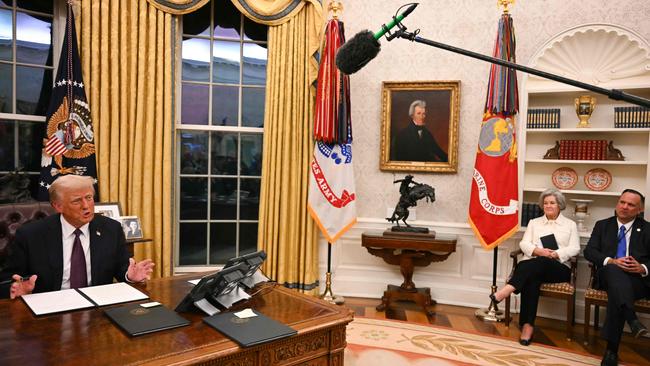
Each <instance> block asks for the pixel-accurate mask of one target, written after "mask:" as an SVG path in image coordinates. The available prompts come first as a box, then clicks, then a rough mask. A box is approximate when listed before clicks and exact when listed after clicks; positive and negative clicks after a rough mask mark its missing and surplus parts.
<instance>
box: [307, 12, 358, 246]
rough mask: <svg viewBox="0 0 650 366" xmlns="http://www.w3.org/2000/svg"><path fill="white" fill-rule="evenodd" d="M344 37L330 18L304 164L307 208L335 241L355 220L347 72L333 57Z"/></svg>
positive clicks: (323, 231)
mask: <svg viewBox="0 0 650 366" xmlns="http://www.w3.org/2000/svg"><path fill="white" fill-rule="evenodd" d="M344 42H345V37H344V34H343V23H342V22H340V21H338V20H336V19H332V20H330V21H329V22H328V23H327V29H326V31H325V47H324V48H323V53H322V57H321V62H320V67H319V70H318V89H317V93H316V113H315V116H314V120H315V121H314V137H315V139H316V140H317V141H316V144H315V146H314V155H313V156H312V161H311V164H310V176H309V202H308V209H309V213H310V215H311V217H312V218H313V219H314V221H316V224H317V225H318V227H319V228H320V230H321V232H322V233H323V236H324V237H325V238H326V239H327V241H328V242H329V243H333V242H335V241H336V240H337V239H338V238H339V237H340V236H341V235H343V233H345V232H346V231H347V230H348V229H349V228H350V227H352V225H354V223H355V222H356V220H357V211H356V200H355V199H356V195H355V193H354V192H355V188H354V171H353V169H352V129H351V123H350V86H349V82H350V79H349V76H347V75H345V74H343V73H342V72H340V71H339V70H338V69H337V68H336V65H335V63H334V59H335V55H336V51H337V50H338V49H339V47H340V46H341V44H343V43H344Z"/></svg>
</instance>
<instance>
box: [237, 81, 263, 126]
mask: <svg viewBox="0 0 650 366" xmlns="http://www.w3.org/2000/svg"><path fill="white" fill-rule="evenodd" d="M265 94H266V93H265V90H264V89H263V88H242V96H241V103H242V106H241V110H242V112H241V113H242V116H241V125H242V126H245V127H264V97H265Z"/></svg>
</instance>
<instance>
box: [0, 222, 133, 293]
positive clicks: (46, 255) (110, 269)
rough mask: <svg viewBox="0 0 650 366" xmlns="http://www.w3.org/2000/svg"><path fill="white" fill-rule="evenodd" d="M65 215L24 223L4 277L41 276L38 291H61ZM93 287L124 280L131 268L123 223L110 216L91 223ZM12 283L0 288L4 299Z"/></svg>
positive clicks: (14, 244) (19, 230)
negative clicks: (62, 218) (62, 222)
mask: <svg viewBox="0 0 650 366" xmlns="http://www.w3.org/2000/svg"><path fill="white" fill-rule="evenodd" d="M60 217H61V215H60V214H55V215H50V216H48V217H46V218H45V219H43V220H39V221H35V222H32V223H29V224H26V225H23V226H22V227H20V228H19V229H18V230H17V231H16V239H15V240H14V242H13V245H12V246H11V248H9V256H8V257H7V261H6V263H5V264H6V266H5V268H4V269H3V270H2V273H1V274H0V280H8V279H11V276H12V275H13V274H19V275H22V276H31V275H33V274H36V275H38V279H37V280H36V287H35V288H34V293H36V292H47V291H57V290H60V289H61V281H62V279H63V238H62V235H63V234H62V229H61V219H60ZM89 234H90V268H91V270H90V272H91V277H92V278H91V281H92V283H91V286H96V285H106V284H109V283H113V278H115V279H116V280H118V281H124V280H125V279H124V275H125V274H126V271H127V269H128V267H129V254H128V251H127V248H126V244H125V240H124V231H123V230H122V227H121V225H120V224H119V223H118V222H117V221H115V220H113V219H109V218H107V217H104V216H101V215H95V217H94V218H93V221H91V222H90V226H89ZM9 287H10V285H6V286H2V288H0V298H7V297H9Z"/></svg>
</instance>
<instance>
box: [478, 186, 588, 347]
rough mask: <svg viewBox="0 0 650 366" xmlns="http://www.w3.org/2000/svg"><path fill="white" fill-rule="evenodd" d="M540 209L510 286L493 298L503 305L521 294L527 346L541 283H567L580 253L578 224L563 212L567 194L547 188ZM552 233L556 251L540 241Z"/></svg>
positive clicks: (523, 335)
mask: <svg viewBox="0 0 650 366" xmlns="http://www.w3.org/2000/svg"><path fill="white" fill-rule="evenodd" d="M539 206H540V207H541V208H542V209H543V210H544V215H543V216H541V217H538V218H536V219H533V220H530V222H529V223H528V228H526V233H525V234H524V237H523V238H522V239H521V242H520V243H519V247H520V248H521V250H522V251H523V252H524V258H523V259H522V261H521V262H519V264H517V267H516V268H515V271H514V273H513V275H512V278H510V280H509V281H508V283H507V284H506V285H505V286H504V287H503V288H501V289H500V290H499V291H497V292H495V293H494V294H491V295H490V298H491V299H492V300H494V301H496V302H500V301H501V300H503V299H505V298H506V297H508V296H510V294H512V293H513V292H514V293H521V309H520V310H521V311H520V314H519V325H520V326H521V338H520V339H519V343H521V344H522V345H524V346H528V345H529V344H530V342H531V340H532V338H533V331H534V326H535V316H536V314H537V303H538V301H539V288H540V286H541V285H542V283H548V282H568V281H569V280H570V277H571V269H570V263H569V260H570V259H571V257H574V256H576V255H578V252H580V239H579V237H578V228H577V226H576V223H575V222H573V221H572V220H570V219H568V218H566V217H564V216H563V215H562V214H561V213H560V211H561V210H564V209H565V208H566V200H565V198H564V195H563V194H562V193H561V192H560V191H558V190H557V189H552V188H551V189H547V190H545V191H544V192H542V194H540V196H539ZM550 234H553V236H554V237H555V241H556V242H557V247H558V249H557V250H552V249H547V248H544V246H543V245H542V241H541V239H540V238H542V237H545V236H547V235H550Z"/></svg>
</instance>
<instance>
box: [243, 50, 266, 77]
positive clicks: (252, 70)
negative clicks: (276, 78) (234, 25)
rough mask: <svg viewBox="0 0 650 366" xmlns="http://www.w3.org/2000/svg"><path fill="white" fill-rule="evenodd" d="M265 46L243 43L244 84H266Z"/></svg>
mask: <svg viewBox="0 0 650 366" xmlns="http://www.w3.org/2000/svg"><path fill="white" fill-rule="evenodd" d="M266 62H267V52H266V48H264V47H262V46H260V45H258V44H254V43H245V44H244V73H243V74H244V81H243V83H244V84H249V85H251V84H252V85H264V84H266Z"/></svg>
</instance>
